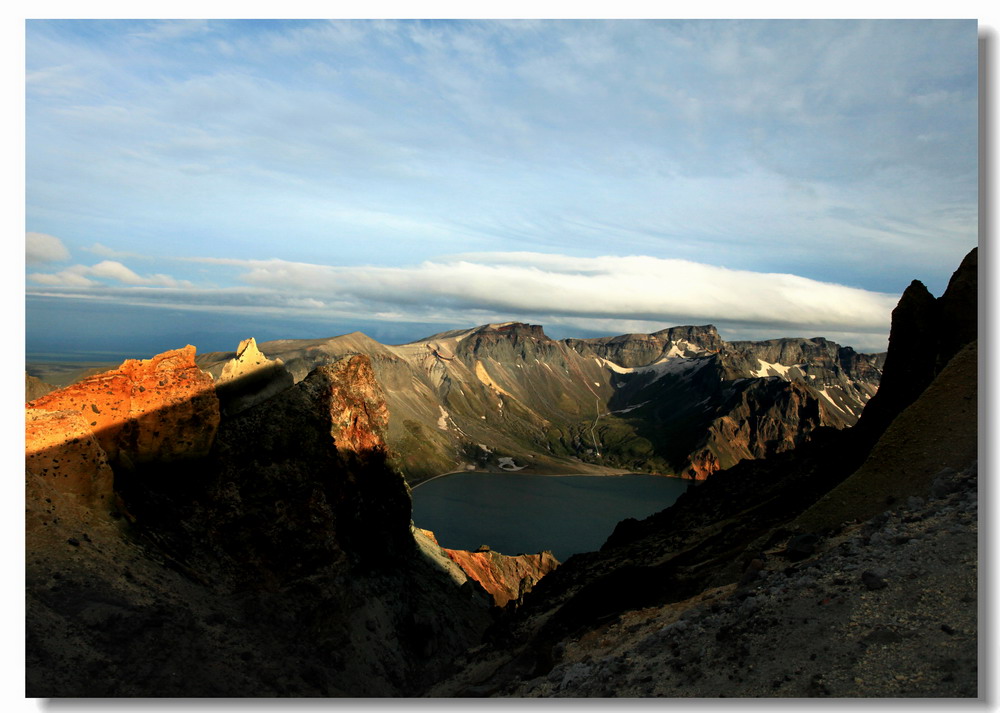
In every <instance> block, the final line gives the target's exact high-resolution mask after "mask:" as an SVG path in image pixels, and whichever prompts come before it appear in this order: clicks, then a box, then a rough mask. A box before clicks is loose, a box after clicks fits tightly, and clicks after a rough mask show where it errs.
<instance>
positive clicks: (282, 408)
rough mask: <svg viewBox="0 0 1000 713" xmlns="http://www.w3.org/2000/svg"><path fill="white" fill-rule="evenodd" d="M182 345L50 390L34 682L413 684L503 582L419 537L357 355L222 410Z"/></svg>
mask: <svg viewBox="0 0 1000 713" xmlns="http://www.w3.org/2000/svg"><path fill="white" fill-rule="evenodd" d="M193 356H194V349H193V348H191V347H189V348H188V349H186V350H178V351H176V352H169V353H167V354H164V355H160V356H159V357H157V358H154V359H152V360H148V361H144V362H134V361H133V362H126V363H125V364H123V365H122V367H120V368H119V369H118V370H115V371H113V372H108V373H106V374H103V375H100V376H97V377H93V378H92V379H89V380H87V381H85V382H81V383H80V384H78V385H77V386H76V387H70V388H69V389H67V390H63V391H60V392H53V393H52V394H49V395H48V396H46V397H44V398H43V399H40V400H39V401H36V402H34V403H33V404H30V406H33V407H34V408H31V409H29V411H28V439H27V446H28V448H27V456H28V457H27V470H28V472H27V491H26V507H27V513H26V526H27V532H26V586H27V592H26V614H27V616H26V634H27V640H26V675H27V681H26V693H27V695H28V696H29V697H62V696H72V697H80V696H88V697H89V696H100V697H105V696H143V697H148V696H227V697H232V696H343V695H349V696H394V695H407V694H412V693H414V692H416V691H419V690H421V689H422V688H423V687H424V685H425V684H426V682H427V681H428V680H433V679H435V678H437V677H440V676H441V675H443V674H444V673H445V672H446V671H447V670H448V669H449V667H450V662H451V659H452V657H453V656H455V655H456V654H458V653H459V652H461V651H462V650H464V649H465V648H466V647H467V646H468V645H470V644H471V643H474V642H475V641H477V640H478V637H479V635H480V633H481V631H482V629H483V628H484V627H485V626H486V624H487V623H488V622H489V620H490V615H489V612H488V610H489V608H490V605H491V601H490V598H489V597H488V596H487V595H486V594H485V592H484V591H483V590H482V588H481V587H479V586H478V585H476V584H475V583H473V582H472V581H470V580H469V579H468V578H467V577H466V576H465V575H464V573H462V571H461V570H460V569H458V568H457V567H456V566H454V565H453V564H452V563H451V561H450V560H449V559H448V558H447V556H446V555H445V554H444V553H443V552H442V551H441V550H440V548H437V547H436V546H432V544H431V543H428V542H426V541H418V540H415V539H414V536H413V533H412V532H411V525H410V500H409V493H408V491H407V488H406V485H405V483H404V482H403V480H402V477H401V476H400V475H399V474H398V473H397V472H395V471H393V470H391V469H390V468H387V467H386V465H385V448H384V441H383V435H382V434H383V433H384V429H385V421H386V419H387V413H386V409H385V402H384V400H383V399H382V397H381V392H380V390H379V389H378V386H377V384H376V383H375V380H374V377H373V374H372V371H371V366H370V364H369V362H368V360H367V358H365V357H360V356H356V357H353V358H349V359H345V360H342V361H340V362H337V363H334V364H331V365H326V366H323V367H320V368H318V369H316V370H315V371H314V372H313V373H312V374H310V375H309V376H308V377H307V378H306V379H304V380H302V381H301V382H300V383H299V384H297V385H296V386H295V387H293V388H291V389H288V390H286V391H284V392H282V393H280V394H278V395H276V396H273V397H272V398H270V399H268V400H266V401H264V402H262V403H260V404H258V405H256V406H253V407H251V408H248V409H246V410H244V411H242V412H240V413H239V414H238V415H236V416H231V417H221V418H220V410H219V403H218V399H217V397H216V394H215V390H214V385H213V384H212V380H211V379H210V378H209V377H208V376H207V375H205V374H204V373H203V372H201V371H200V370H198V369H197V368H196V367H195V365H194V360H193Z"/></svg>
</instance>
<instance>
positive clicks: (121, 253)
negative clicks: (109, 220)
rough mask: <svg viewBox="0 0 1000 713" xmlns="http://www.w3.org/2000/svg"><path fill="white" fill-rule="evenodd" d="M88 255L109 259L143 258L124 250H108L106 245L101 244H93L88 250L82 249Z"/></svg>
mask: <svg viewBox="0 0 1000 713" xmlns="http://www.w3.org/2000/svg"><path fill="white" fill-rule="evenodd" d="M84 250H86V251H87V252H89V253H94V254H95V255H100V256H101V257H109V258H142V257H144V256H142V255H139V254H138V253H133V252H128V251H125V250H115V249H114V248H109V247H108V246H107V245H104V244H102V243H94V244H93V245H91V246H90V247H89V248H84Z"/></svg>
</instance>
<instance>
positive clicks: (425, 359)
mask: <svg viewBox="0 0 1000 713" xmlns="http://www.w3.org/2000/svg"><path fill="white" fill-rule="evenodd" d="M248 346H249V342H245V343H244V344H242V345H241V346H240V349H239V350H237V352H221V353H220V352H212V353H207V354H202V355H199V356H198V357H197V363H198V365H199V366H200V367H201V368H202V369H204V370H206V371H208V372H209V373H210V374H213V376H215V377H217V378H219V379H221V378H224V374H223V370H224V369H225V368H226V365H227V364H228V363H230V362H231V361H232V360H234V359H237V358H238V357H239V358H240V359H241V360H242V362H246V363H248V364H249V363H250V362H253V363H255V364H257V367H255V368H258V369H259V368H262V367H263V365H264V364H265V363H266V364H267V365H268V370H269V371H268V372H267V373H268V374H269V376H267V377H265V376H264V375H263V374H262V375H261V376H260V377H259V381H258V383H257V384H256V385H254V386H253V388H252V389H249V391H250V395H252V394H253V393H256V392H257V390H259V389H262V388H264V387H263V386H262V385H261V384H262V383H263V382H264V381H267V379H271V380H273V382H274V386H272V387H268V388H272V389H280V388H286V387H287V386H288V385H290V384H291V383H293V382H298V381H300V380H302V379H303V378H305V377H306V375H308V374H309V373H310V372H311V371H312V370H313V369H314V368H316V367H317V366H319V365H321V364H324V363H328V362H329V361H331V360H334V359H337V358H340V357H343V356H347V355H352V354H364V355H366V356H368V357H369V359H371V362H372V366H373V368H374V370H375V375H376V378H377V379H378V381H379V383H380V384H381V386H382V388H383V390H384V392H385V397H386V403H387V404H388V407H389V411H390V413H391V414H392V418H391V419H390V422H389V429H388V435H387V442H388V444H389V447H390V450H391V451H392V452H393V453H394V454H396V461H395V465H397V467H399V469H400V470H401V471H402V472H403V473H404V474H405V475H406V477H407V480H408V482H409V483H410V484H411V485H415V484H418V483H419V482H421V481H422V480H424V479H426V478H428V477H433V476H435V475H438V474H440V473H444V472H448V471H453V470H466V469H467V470H473V469H476V470H490V469H494V470H524V471H525V472H536V473H571V472H577V473H579V472H623V471H629V472H653V473H660V474H664V475H675V476H680V477H684V478H694V479H699V480H701V479H704V478H706V477H708V476H709V475H711V474H712V473H714V472H716V471H718V470H721V469H725V468H728V467H730V466H732V465H735V464H736V463H738V462H739V461H740V460H743V459H754V458H764V457H767V456H769V455H773V454H775V453H780V452H783V451H786V450H789V449H791V448H794V447H795V446H797V445H799V444H802V443H804V442H806V441H808V440H809V438H810V437H811V435H812V434H813V433H814V432H815V431H816V430H817V429H819V428H822V427H827V426H828V427H833V428H845V427H847V426H850V425H852V424H854V423H855V422H856V421H857V419H858V416H859V414H860V413H861V411H862V409H863V408H864V406H865V404H866V403H867V402H868V400H869V399H870V398H871V397H872V395H873V394H874V393H875V392H876V390H877V389H878V384H879V379H880V378H881V374H882V366H883V363H884V360H885V354H859V353H857V352H855V351H854V350H853V349H851V348H850V347H841V346H840V345H838V344H835V343H833V342H830V341H828V340H826V339H823V338H821V337H816V338H812V339H773V340H769V341H763V342H726V341H724V340H722V339H721V338H720V336H719V334H718V332H717V331H716V329H715V327H713V326H712V325H705V326H697V327H694V326H687V327H673V328H671V329H665V330H662V331H659V332H655V333H653V334H626V335H621V336H616V337H608V338H599V339H565V340H558V341H557V340H553V339H550V338H548V337H547V336H546V335H545V333H544V331H543V329H542V327H541V326H538V325H529V324H522V323H519V322H507V323H502V324H487V325H482V326H479V327H474V328H469V329H460V330H452V331H447V332H441V333H439V334H435V335H432V336H430V337H427V338H426V339H421V340H419V341H416V342H412V343H409V344H402V345H385V344H380V343H378V342H376V341H375V340H373V339H370V338H369V337H367V336H365V335H364V334H362V333H360V332H355V333H353V334H347V335H344V336H340V337H334V338H331V339H317V340H294V339H284V340H277V341H270V342H264V343H262V344H260V345H257V344H256V343H254V344H253V347H252V350H251V352H252V355H253V356H252V357H251V356H243V351H244V350H245V349H246V348H247V347H248ZM258 355H260V356H258ZM263 355H266V357H264V356H263ZM278 362H281V364H280V365H279V364H278ZM238 407H239V405H238V404H237V408H238Z"/></svg>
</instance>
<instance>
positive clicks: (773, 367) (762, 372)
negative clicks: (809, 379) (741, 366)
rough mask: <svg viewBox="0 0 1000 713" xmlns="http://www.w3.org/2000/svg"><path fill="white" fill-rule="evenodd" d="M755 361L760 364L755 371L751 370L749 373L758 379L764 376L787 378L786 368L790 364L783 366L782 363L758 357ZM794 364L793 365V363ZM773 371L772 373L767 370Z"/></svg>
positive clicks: (789, 367) (788, 367)
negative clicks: (772, 362)
mask: <svg viewBox="0 0 1000 713" xmlns="http://www.w3.org/2000/svg"><path fill="white" fill-rule="evenodd" d="M757 363H758V364H760V369H758V370H757V371H751V372H750V373H751V374H753V375H754V376H756V377H757V378H758V379H760V378H763V377H765V376H780V377H781V378H782V379H785V380H788V370H789V369H791V368H792V367H791V366H785V365H784V364H779V363H777V362H776V363H774V364H771V363H770V362H766V361H764V360H763V359H758V360H757ZM793 366H795V365H793ZM772 371H773V372H775V373H774V374H772V373H769V372H772Z"/></svg>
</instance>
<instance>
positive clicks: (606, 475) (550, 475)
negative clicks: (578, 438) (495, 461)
mask: <svg viewBox="0 0 1000 713" xmlns="http://www.w3.org/2000/svg"><path fill="white" fill-rule="evenodd" d="M462 473H478V474H481V475H500V474H502V475H530V476H535V477H539V478H582V477H587V478H620V477H621V476H623V475H651V476H653V477H656V478H670V479H672V480H690V478H684V477H683V476H680V475H667V474H665V473H637V472H635V471H633V470H623V471H621V472H619V473H525V472H522V471H520V470H504V469H502V468H498V469H496V470H449V471H448V472H447V473H439V474H438V475H434V476H431V477H430V478H428V479H427V480H421V481H420V482H419V483H417V484H416V485H411V486H410V490H411V491H413V490H416V489H417V488H419V487H420V486H421V485H424V484H426V483H430V482H431V481H434V480H437V479H438V478H445V477H447V476H449V475H460V474H462Z"/></svg>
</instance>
